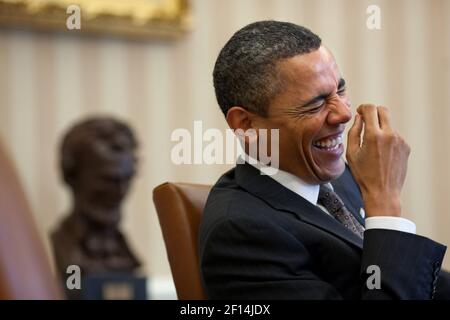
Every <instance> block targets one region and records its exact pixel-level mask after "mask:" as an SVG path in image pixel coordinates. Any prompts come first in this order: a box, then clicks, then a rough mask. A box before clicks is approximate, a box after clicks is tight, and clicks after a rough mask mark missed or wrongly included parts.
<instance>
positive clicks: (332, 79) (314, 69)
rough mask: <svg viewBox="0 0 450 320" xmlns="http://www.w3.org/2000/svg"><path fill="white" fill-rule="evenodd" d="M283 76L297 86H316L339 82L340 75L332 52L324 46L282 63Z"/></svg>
mask: <svg viewBox="0 0 450 320" xmlns="http://www.w3.org/2000/svg"><path fill="white" fill-rule="evenodd" d="M279 66H280V68H281V72H282V76H283V77H285V79H286V80H288V81H289V80H290V81H293V82H294V84H295V85H296V86H306V87H309V86H311V85H315V84H316V82H319V81H320V82H322V83H323V84H325V83H330V85H334V84H336V85H337V83H338V82H339V79H340V73H339V69H338V66H337V64H336V61H335V59H334V57H333V55H332V54H331V52H330V51H329V50H328V49H327V48H326V47H324V46H321V47H320V48H319V49H317V50H315V51H312V52H310V53H307V54H301V55H297V56H294V57H292V58H288V59H285V60H283V61H281V62H280V65H279Z"/></svg>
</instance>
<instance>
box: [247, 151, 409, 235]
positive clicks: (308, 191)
mask: <svg viewBox="0 0 450 320" xmlns="http://www.w3.org/2000/svg"><path fill="white" fill-rule="evenodd" d="M251 160H253V161H249V163H250V164H251V165H252V166H254V167H255V168H257V169H258V170H260V171H261V169H262V168H263V165H262V164H261V163H260V162H259V161H256V160H254V159H251ZM263 172H264V169H263V170H262V172H261V174H264V173H263ZM268 176H269V177H270V178H272V179H274V180H275V181H276V182H278V183H279V184H281V185H282V186H284V187H285V188H287V189H289V190H291V191H292V192H295V193H296V194H298V195H299V196H301V197H302V198H304V199H306V200H308V201H309V202H310V203H312V204H313V205H315V206H318V207H319V208H321V209H322V210H323V211H324V212H326V213H327V214H330V213H329V212H328V211H327V210H326V209H325V208H324V207H323V206H321V205H320V204H317V199H318V197H319V189H320V185H311V184H307V183H305V182H304V181H302V180H301V179H300V178H299V177H297V176H295V175H293V174H291V173H289V172H286V171H283V170H281V169H278V170H277V171H276V172H275V173H274V174H270V175H268ZM329 186H330V187H331V189H333V186H332V185H331V183H329ZM359 213H360V214H361V216H362V217H363V218H365V212H364V209H363V208H361V209H360V212H359ZM365 225H366V226H365V229H366V230H369V229H389V230H396V231H403V232H408V233H414V234H415V233H416V225H415V224H414V222H412V221H411V220H408V219H405V218H401V217H390V216H378V217H370V218H365Z"/></svg>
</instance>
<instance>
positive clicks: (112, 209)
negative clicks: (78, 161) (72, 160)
mask: <svg viewBox="0 0 450 320" xmlns="http://www.w3.org/2000/svg"><path fill="white" fill-rule="evenodd" d="M135 166H136V160H135V156H134V154H133V153H132V152H131V151H120V152H115V153H113V154H110V155H109V156H105V155H104V154H103V155H101V154H98V153H95V152H90V154H88V155H86V156H85V159H84V161H83V165H82V166H81V167H80V168H79V171H78V173H77V177H76V183H75V185H74V186H73V190H74V193H75V201H76V202H77V203H76V207H77V208H78V209H79V210H81V213H82V214H83V215H84V216H85V217H86V218H88V220H89V221H91V222H94V223H96V224H98V225H101V226H104V227H105V226H114V225H116V224H118V223H119V221H120V207H121V205H122V201H123V199H124V198H125V196H126V194H127V192H128V190H129V187H130V183H131V180H132V178H133V176H134V174H135Z"/></svg>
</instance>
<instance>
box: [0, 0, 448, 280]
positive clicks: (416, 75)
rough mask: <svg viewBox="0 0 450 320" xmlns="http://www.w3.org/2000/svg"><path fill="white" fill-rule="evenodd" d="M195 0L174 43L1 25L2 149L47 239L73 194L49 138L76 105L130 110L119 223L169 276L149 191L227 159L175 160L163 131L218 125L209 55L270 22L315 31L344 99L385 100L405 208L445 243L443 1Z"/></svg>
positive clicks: (148, 261)
mask: <svg viewBox="0 0 450 320" xmlns="http://www.w3.org/2000/svg"><path fill="white" fill-rule="evenodd" d="M192 3H193V18H194V25H193V27H192V31H191V32H189V33H188V34H186V35H185V36H184V37H182V38H181V39H179V40H176V41H162V40H151V41H147V42H145V43H144V42H133V41H129V40H124V39H118V38H108V37H98V38H95V37H77V36H70V35H69V36H68V35H62V34H59V35H55V34H45V33H34V32H27V31H5V30H1V31H0V136H1V137H2V138H3V139H4V140H6V143H7V144H8V145H9V147H10V149H11V150H12V153H13V156H14V159H15V160H16V163H17V166H18V168H19V171H20V174H21V177H22V180H23V181H24V184H25V187H26V192H27V195H28V197H29V199H30V202H31V204H32V208H33V211H34V214H35V217H36V220H37V222H38V225H39V228H40V231H41V232H42V235H43V236H44V237H46V236H47V234H48V232H49V230H50V229H51V228H52V227H53V226H55V224H56V222H57V220H58V219H59V218H60V217H61V216H62V215H63V214H64V213H65V212H66V211H67V209H68V207H69V202H70V198H69V195H68V193H67V192H66V191H65V190H64V188H63V186H62V184H61V182H60V179H59V175H58V168H57V150H56V146H57V143H58V139H59V138H60V137H61V134H62V133H63V132H64V130H65V129H66V128H67V127H68V126H69V125H70V124H71V123H72V122H73V121H75V120H77V119H79V118H80V117H81V116H86V115H89V114H93V113H98V112H102V113H111V114H114V115H117V116H119V117H123V118H124V119H126V120H128V121H129V122H130V124H131V125H132V126H133V127H134V128H135V129H136V132H137V135H138V136H139V139H140V141H141V164H140V171H139V177H138V179H137V180H136V181H135V184H134V187H133V190H132V193H131V195H130V197H129V199H128V201H127V204H126V208H125V209H126V210H125V221H124V224H123V227H124V229H125V230H126V232H127V234H128V236H129V238H130V241H131V243H132V245H133V247H134V248H135V251H136V252H137V253H138V254H139V256H140V257H141V258H142V260H143V261H144V262H145V269H146V272H147V273H148V274H149V275H151V276H165V275H166V276H167V275H169V274H170V270H169V266H168V262H167V259H166V254H165V249H164V245H163V240H162V236H161V232H160V229H159V224H158V220H157V217H156V214H155V210H154V208H153V203H152V189H153V188H154V187H155V186H157V185H158V184H160V183H162V182H164V181H168V180H170V181H186V182H194V183H210V184H212V183H213V182H214V181H215V180H216V179H217V178H218V177H219V176H220V174H221V173H222V172H223V171H225V169H226V168H227V167H226V166H220V165H217V166H204V165H192V166H175V165H173V164H172V163H171V161H170V150H171V147H172V146H173V145H174V144H175V143H172V142H171V141H170V134H171V132H172V130H174V129H176V128H181V127H182V128H188V129H192V128H193V121H194V120H203V127H204V129H207V128H211V127H217V128H220V129H225V128H226V126H225V122H224V120H223V118H222V116H221V114H220V112H219V109H218V107H217V105H216V102H215V97H214V92H213V87H212V77H211V72H212V68H213V65H214V61H215V58H216V56H217V54H218V52H219V50H220V48H221V47H222V46H223V44H224V43H225V41H226V40H227V39H228V38H229V37H230V36H231V35H232V33H233V32H234V31H236V30H237V29H238V28H240V27H242V26H244V25H245V24H247V23H250V22H253V21H255V20H259V19H279V20H287V21H292V22H295V23H298V24H302V25H305V26H308V27H309V28H311V29H312V30H313V31H315V32H316V33H318V34H319V35H320V36H321V37H322V39H323V41H324V43H325V44H326V45H327V46H328V47H329V48H331V50H332V51H333V52H334V54H335V56H336V59H337V61H338V64H339V66H340V69H341V71H342V73H343V74H344V76H345V78H346V80H347V83H348V88H349V92H350V96H351V98H352V102H353V105H354V106H357V105H359V104H360V103H363V102H374V103H378V104H384V105H387V106H389V107H390V108H391V110H392V113H393V117H394V123H395V125H396V126H397V127H398V129H399V130H400V131H401V132H402V133H403V134H404V136H405V137H406V139H407V141H408V142H409V143H410V144H411V147H412V154H411V158H410V164H409V174H408V179H407V182H406V187H405V192H404V215H405V216H407V217H409V218H411V219H413V220H414V221H415V222H416V224H417V227H418V233H420V234H423V235H425V236H430V237H432V238H433V239H435V240H437V241H440V242H443V243H445V244H450V233H449V232H448V229H449V227H450V212H449V211H450V210H449V209H448V207H447V205H446V199H448V197H449V192H448V189H449V188H448V181H450V170H449V165H450V139H449V136H450V90H449V87H450V73H449V70H450V69H449V67H450V17H449V14H450V1H444V0H433V1H425V0H424V1H413V0H403V1H398V0H397V1H392V0H391V1H388V0H385V1H363V0H348V1H347V0H343V1H338V0H334V1H332V0H329V1H326V0H320V1H299V0H283V1H282V0H227V1H225V0H197V1H192ZM369 4H377V5H379V6H380V7H381V14H382V16H381V17H382V29H381V30H379V31H370V30H368V29H367V28H366V18H367V14H366V8H367V6H368V5H369ZM46 241H47V240H46ZM47 245H48V242H47ZM449 255H450V254H449ZM446 266H447V268H450V259H449V258H447V263H446Z"/></svg>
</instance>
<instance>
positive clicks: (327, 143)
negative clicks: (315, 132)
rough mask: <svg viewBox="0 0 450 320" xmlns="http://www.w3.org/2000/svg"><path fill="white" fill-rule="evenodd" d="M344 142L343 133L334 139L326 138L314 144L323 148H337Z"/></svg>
mask: <svg viewBox="0 0 450 320" xmlns="http://www.w3.org/2000/svg"><path fill="white" fill-rule="evenodd" d="M341 143H342V135H339V136H337V137H336V138H333V139H324V140H319V141H316V142H314V146H316V147H318V148H321V149H336V148H337V147H338V146H339V145H340V144H341Z"/></svg>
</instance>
